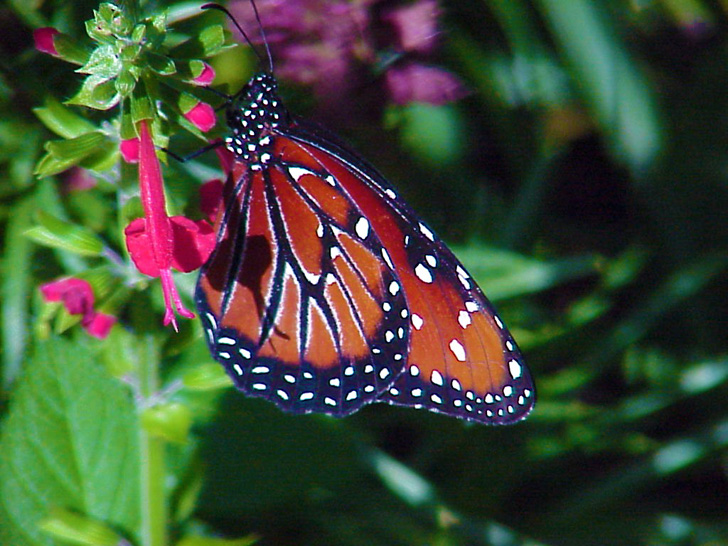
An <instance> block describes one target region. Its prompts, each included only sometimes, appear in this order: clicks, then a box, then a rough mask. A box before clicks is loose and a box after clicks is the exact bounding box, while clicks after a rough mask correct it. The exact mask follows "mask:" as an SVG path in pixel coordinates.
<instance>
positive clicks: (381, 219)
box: [292, 128, 535, 424]
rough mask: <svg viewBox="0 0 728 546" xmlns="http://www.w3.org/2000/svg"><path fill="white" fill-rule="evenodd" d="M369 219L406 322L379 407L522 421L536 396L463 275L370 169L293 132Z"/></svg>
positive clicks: (492, 315)
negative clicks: (404, 340) (398, 360)
mask: <svg viewBox="0 0 728 546" xmlns="http://www.w3.org/2000/svg"><path fill="white" fill-rule="evenodd" d="M292 132H293V133H294V134H295V135H296V136H297V137H298V138H299V139H301V141H302V142H303V143H302V148H303V149H305V150H306V152H307V153H309V154H310V155H311V156H312V157H314V158H316V160H317V162H318V163H319V164H320V165H321V168H322V169H324V170H325V171H326V172H328V173H330V174H331V176H333V177H334V178H335V179H336V180H337V183H339V184H341V185H342V187H343V188H345V189H346V191H347V192H348V194H349V198H350V199H351V200H352V201H355V202H356V203H357V205H358V206H359V207H360V209H361V210H362V213H363V214H364V215H365V216H366V217H367V218H369V220H370V225H371V230H372V232H373V233H375V234H377V235H378V237H379V239H381V240H382V241H383V244H384V249H385V251H386V252H387V256H388V259H389V261H391V262H392V263H393V265H394V267H395V269H396V271H397V273H398V276H399V279H400V282H401V288H402V290H403V291H404V293H405V295H406V298H407V311H408V316H409V320H410V338H409V351H408V358H407V365H406V368H405V369H404V370H403V373H402V374H401V375H400V376H399V377H398V379H397V381H396V382H395V383H394V385H392V387H391V388H390V389H389V390H388V391H387V392H385V393H383V394H382V395H381V396H380V397H379V400H380V401H384V402H388V403H392V404H400V405H405V406H415V407H426V408H428V409H430V410H433V411H437V412H441V413H446V414H449V415H454V416H457V417H462V418H465V419H470V420H475V421H481V422H486V423H491V424H508V423H512V422H515V421H518V420H520V419H523V418H524V417H525V416H526V415H527V414H528V412H529V411H530V410H531V408H532V407H533V403H534V394H535V393H534V389H533V384H532V380H531V378H530V376H529V373H528V370H527V369H526V367H525V366H524V364H523V362H522V357H521V354H520V352H519V350H518V348H517V346H516V344H515V341H514V340H513V337H512V336H511V334H510V333H509V332H508V330H507V329H506V328H505V326H504V325H503V323H502V321H501V319H500V318H499V317H498V315H497V314H496V311H495V309H494V308H493V306H492V305H491V304H490V302H489V301H488V300H487V299H486V298H485V296H484V295H483V293H482V292H481V290H480V289H479V288H478V286H477V285H476V284H475V282H474V281H473V279H472V278H471V277H470V275H469V274H468V272H467V271H466V270H465V268H464V267H463V266H462V264H461V263H460V262H459V261H458V260H457V258H456V257H455V256H454V255H453V254H452V252H450V250H449V249H448V248H447V247H446V246H445V245H444V243H442V241H440V240H439V239H438V238H437V237H436V235H435V234H434V233H433V232H432V230H430V229H429V228H428V227H427V226H426V225H425V224H424V223H422V222H421V221H420V220H419V219H418V218H417V217H416V215H415V214H414V212H413V211H412V210H411V209H410V208H409V206H408V205H407V204H406V203H404V201H403V200H402V199H401V198H400V197H399V196H398V195H397V194H396V192H395V191H394V189H393V188H392V187H391V186H390V185H389V184H388V183H387V182H386V180H384V178H383V177H382V176H381V175H379V174H378V173H377V172H376V171H375V170H374V169H373V168H372V167H371V166H369V165H368V164H367V163H366V162H364V161H363V160H362V159H361V158H358V157H357V156H355V155H353V154H352V153H351V152H349V151H347V150H345V149H342V148H341V146H340V145H339V144H338V143H334V142H328V141H326V140H322V139H321V137H320V135H317V140H316V145H315V146H314V145H312V143H311V142H310V141H311V140H312V139H311V138H310V137H309V136H308V135H307V133H306V132H305V129H304V130H300V129H299V130H296V129H295V128H294V129H292Z"/></svg>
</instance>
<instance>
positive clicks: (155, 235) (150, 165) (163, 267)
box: [138, 120, 195, 330]
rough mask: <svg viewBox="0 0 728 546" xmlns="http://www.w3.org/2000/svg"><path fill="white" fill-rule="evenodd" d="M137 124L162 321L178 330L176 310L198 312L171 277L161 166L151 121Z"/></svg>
mask: <svg viewBox="0 0 728 546" xmlns="http://www.w3.org/2000/svg"><path fill="white" fill-rule="evenodd" d="M138 128H139V185H140V189H141V198H142V205H143V207H144V230H145V232H146V233H147V235H148V237H149V243H150V248H151V253H152V256H153V261H154V265H155V266H156V268H157V269H158V270H159V278H160V280H161V282H162V292H163V294H164V304H165V312H164V321H163V322H164V324H165V325H167V324H170V323H172V325H173V327H174V328H175V330H176V329H177V322H176V319H175V313H176V314H179V315H181V316H183V317H185V318H194V316H195V315H194V313H192V312H191V311H189V310H187V309H186V308H185V307H184V305H183V304H182V301H181V299H180V297H179V293H178V292H177V287H176V286H175V284H174V280H173V279H172V271H171V267H172V248H173V231H172V225H171V222H170V220H169V217H168V216H167V210H166V208H165V201H164V186H163V181H162V169H161V166H160V165H159V159H158V158H157V153H156V150H155V149H154V142H153V141H152V135H151V133H150V132H149V127H148V121H147V120H142V121H140V122H139V125H138Z"/></svg>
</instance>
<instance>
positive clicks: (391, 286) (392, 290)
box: [389, 281, 399, 296]
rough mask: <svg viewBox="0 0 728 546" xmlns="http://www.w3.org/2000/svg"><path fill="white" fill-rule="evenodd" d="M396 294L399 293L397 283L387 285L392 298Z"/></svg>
mask: <svg viewBox="0 0 728 546" xmlns="http://www.w3.org/2000/svg"><path fill="white" fill-rule="evenodd" d="M397 292H399V283H398V282H397V281H392V282H390V283H389V293H390V294H392V295H393V296H396V295H397Z"/></svg>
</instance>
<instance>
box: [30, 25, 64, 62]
mask: <svg viewBox="0 0 728 546" xmlns="http://www.w3.org/2000/svg"><path fill="white" fill-rule="evenodd" d="M58 34H60V32H59V31H58V30H56V29H55V28H53V27H43V28H36V29H35V30H34V31H33V41H34V42H35V48H36V49H37V50H38V51H40V52H41V53H47V54H48V55H53V56H54V57H57V56H58V51H57V50H56V44H55V43H54V38H55V37H56V35H58Z"/></svg>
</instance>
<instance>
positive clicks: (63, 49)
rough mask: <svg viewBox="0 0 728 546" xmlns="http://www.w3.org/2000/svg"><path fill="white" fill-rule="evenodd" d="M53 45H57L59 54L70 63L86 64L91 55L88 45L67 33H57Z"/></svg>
mask: <svg viewBox="0 0 728 546" xmlns="http://www.w3.org/2000/svg"><path fill="white" fill-rule="evenodd" d="M53 45H54V46H56V51H57V52H58V56H59V57H60V58H61V59H63V60H64V61H68V62H70V63H74V64H80V65H84V64H86V63H87V62H88V59H89V57H90V55H91V53H90V52H89V50H88V49H87V48H86V46H84V45H83V44H81V43H80V42H78V41H77V40H76V39H75V38H72V37H71V36H68V35H67V34H57V35H56V37H55V38H54V39H53Z"/></svg>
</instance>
